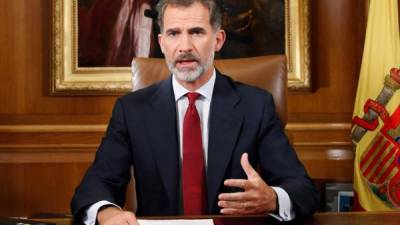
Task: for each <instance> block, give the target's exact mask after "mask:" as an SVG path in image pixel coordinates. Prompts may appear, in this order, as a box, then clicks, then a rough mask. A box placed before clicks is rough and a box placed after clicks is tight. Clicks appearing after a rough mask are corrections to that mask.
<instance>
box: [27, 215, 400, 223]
mask: <svg viewBox="0 0 400 225" xmlns="http://www.w3.org/2000/svg"><path fill="white" fill-rule="evenodd" d="M34 219H37V220H40V221H43V222H46V221H47V222H51V223H55V224H57V225H76V224H78V223H74V222H73V221H72V220H71V219H70V218H54V219H53V218H50V219H43V218H34ZM145 219H160V220H163V219H213V221H214V224H215V225H276V224H285V225H286V224H290V225H292V224H296V225H399V224H400V212H349V213H316V214H315V215H314V216H312V217H310V218H307V219H303V220H295V221H292V222H288V223H280V222H278V221H277V220H275V219H274V218H272V217H263V216H243V217H227V216H202V217H146V218H145Z"/></svg>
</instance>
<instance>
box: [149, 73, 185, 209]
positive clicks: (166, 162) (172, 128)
mask: <svg viewBox="0 0 400 225" xmlns="http://www.w3.org/2000/svg"><path fill="white" fill-rule="evenodd" d="M150 103H151V105H152V110H150V113H151V115H149V118H151V119H150V120H148V121H147V124H148V126H147V128H148V130H147V133H148V135H149V137H150V140H151V145H152V150H153V153H154V157H155V159H156V162H157V166H158V170H159V173H160V176H161V179H162V181H163V184H164V187H165V190H166V191H167V194H168V198H169V201H170V203H171V205H172V206H173V207H175V208H176V210H177V207H178V194H179V193H178V192H179V177H180V175H179V165H180V163H179V161H180V160H179V148H178V131H177V122H176V105H175V99H174V94H173V89H172V81H171V76H170V78H169V79H167V80H164V81H162V82H161V83H160V87H159V89H158V91H157V92H156V93H155V94H154V95H153V96H152V97H151V99H150Z"/></svg>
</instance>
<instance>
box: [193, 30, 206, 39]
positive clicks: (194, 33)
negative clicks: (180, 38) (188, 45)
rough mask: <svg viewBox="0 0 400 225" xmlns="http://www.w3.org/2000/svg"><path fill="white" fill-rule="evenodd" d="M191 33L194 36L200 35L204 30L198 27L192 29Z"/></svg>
mask: <svg viewBox="0 0 400 225" xmlns="http://www.w3.org/2000/svg"><path fill="white" fill-rule="evenodd" d="M190 34H191V35H192V36H195V37H199V36H202V35H204V31H203V30H200V29H199V30H197V29H196V30H193V31H191V32H190Z"/></svg>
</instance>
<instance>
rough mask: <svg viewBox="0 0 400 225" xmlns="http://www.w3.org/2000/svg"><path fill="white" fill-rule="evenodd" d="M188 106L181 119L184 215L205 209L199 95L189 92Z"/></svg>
mask: <svg viewBox="0 0 400 225" xmlns="http://www.w3.org/2000/svg"><path fill="white" fill-rule="evenodd" d="M186 96H187V97H188V99H189V106H188V108H187V110H186V114H185V118H184V121H183V160H182V190H183V212H184V215H203V214H205V213H206V209H207V200H206V199H207V198H206V176H205V167H204V155H203V144H202V139H201V128H200V117H199V113H198V112H197V109H196V105H195V101H196V99H197V98H198V97H199V96H200V94H198V93H194V92H190V93H187V94H186Z"/></svg>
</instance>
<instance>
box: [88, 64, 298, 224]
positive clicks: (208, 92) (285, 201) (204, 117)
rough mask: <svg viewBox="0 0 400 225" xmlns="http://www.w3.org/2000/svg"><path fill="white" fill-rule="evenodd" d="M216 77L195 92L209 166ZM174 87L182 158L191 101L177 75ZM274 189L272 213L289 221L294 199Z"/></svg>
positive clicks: (91, 214) (92, 210)
mask: <svg viewBox="0 0 400 225" xmlns="http://www.w3.org/2000/svg"><path fill="white" fill-rule="evenodd" d="M215 79H216V72H215V69H214V71H213V75H212V76H211V78H210V80H208V81H207V83H205V84H204V85H203V86H201V87H200V88H199V89H197V90H195V92H197V93H199V94H200V96H199V98H198V99H197V100H196V102H195V104H196V109H197V111H198V113H199V117H200V127H201V133H202V144H203V151H204V160H205V162H204V163H205V164H204V165H205V167H206V168H207V155H208V154H207V153H208V127H209V115H210V105H211V100H212V94H213V91H214V84H215ZM172 87H173V90H174V96H175V103H176V112H177V123H178V124H177V125H178V127H179V134H178V136H179V151H180V156H181V157H180V158H181V160H182V158H183V147H182V133H183V119H184V117H185V113H186V109H187V107H188V105H189V101H188V99H187V97H186V96H185V95H186V94H187V93H188V92H190V91H188V90H187V89H186V88H184V87H183V86H182V85H181V84H180V83H179V82H178V81H177V80H176V77H175V75H174V76H173V78H172ZM272 189H274V191H275V193H276V195H277V198H278V204H279V210H278V211H279V212H278V213H279V214H278V215H277V214H272V213H271V214H270V215H271V216H273V217H274V218H276V219H278V220H280V221H289V220H292V219H294V217H295V215H294V211H293V209H292V201H291V200H290V198H289V195H288V194H287V192H286V191H285V190H283V189H282V188H280V187H272ZM109 204H111V205H114V206H116V207H118V208H120V207H119V206H118V205H116V204H114V203H111V202H108V201H104V200H103V201H99V202H97V203H95V204H93V205H92V206H90V207H89V209H88V210H87V211H86V218H84V223H85V224H86V225H95V223H96V218H97V212H98V210H99V208H100V207H102V206H104V205H109Z"/></svg>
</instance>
